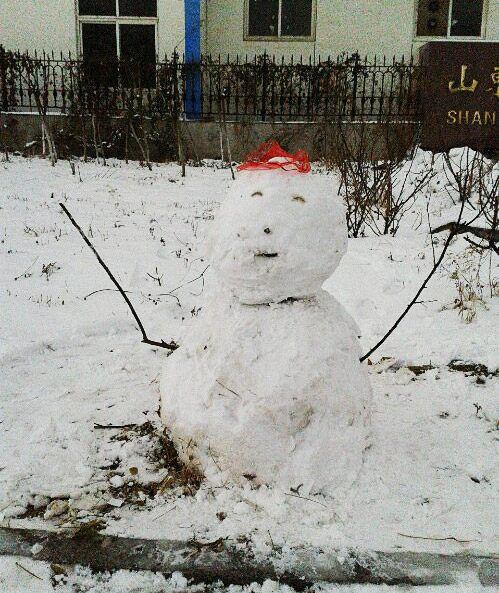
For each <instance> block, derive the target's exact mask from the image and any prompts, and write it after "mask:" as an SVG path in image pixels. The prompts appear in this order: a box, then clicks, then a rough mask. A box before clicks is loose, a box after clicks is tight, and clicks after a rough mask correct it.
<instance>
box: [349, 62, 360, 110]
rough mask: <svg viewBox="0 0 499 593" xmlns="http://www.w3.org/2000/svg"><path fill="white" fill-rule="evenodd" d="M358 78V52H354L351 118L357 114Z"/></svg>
mask: <svg viewBox="0 0 499 593" xmlns="http://www.w3.org/2000/svg"><path fill="white" fill-rule="evenodd" d="M358 80H359V54H358V53H356V54H355V62H354V65H353V88H352V110H351V118H352V119H355V116H356V115H357V84H358Z"/></svg>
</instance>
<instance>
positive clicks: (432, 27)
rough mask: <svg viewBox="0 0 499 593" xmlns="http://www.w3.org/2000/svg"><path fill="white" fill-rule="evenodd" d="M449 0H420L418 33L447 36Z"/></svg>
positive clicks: (426, 35)
mask: <svg viewBox="0 0 499 593" xmlns="http://www.w3.org/2000/svg"><path fill="white" fill-rule="evenodd" d="M448 23H449V0H419V5H418V26H417V34H418V35H419V36H420V37H447V26H448Z"/></svg>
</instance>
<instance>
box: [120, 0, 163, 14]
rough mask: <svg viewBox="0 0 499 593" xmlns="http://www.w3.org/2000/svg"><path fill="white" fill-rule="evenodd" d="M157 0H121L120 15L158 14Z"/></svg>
mask: <svg viewBox="0 0 499 593" xmlns="http://www.w3.org/2000/svg"><path fill="white" fill-rule="evenodd" d="M157 14H158V2H157V0H120V16H157Z"/></svg>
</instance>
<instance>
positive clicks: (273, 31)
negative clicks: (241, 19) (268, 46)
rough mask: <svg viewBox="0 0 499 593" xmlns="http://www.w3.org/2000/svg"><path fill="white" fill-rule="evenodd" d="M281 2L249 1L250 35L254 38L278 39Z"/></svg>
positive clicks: (269, 0)
mask: <svg viewBox="0 0 499 593" xmlns="http://www.w3.org/2000/svg"><path fill="white" fill-rule="evenodd" d="M278 18H279V0H249V15H248V34H249V35H250V36H252V37H277V34H278V32H279V31H278V23H277V20H278Z"/></svg>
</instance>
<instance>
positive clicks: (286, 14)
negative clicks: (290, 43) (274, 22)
mask: <svg viewBox="0 0 499 593" xmlns="http://www.w3.org/2000/svg"><path fill="white" fill-rule="evenodd" d="M281 35H284V36H292V37H310V35H312V0H282V8H281Z"/></svg>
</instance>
